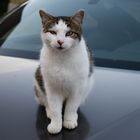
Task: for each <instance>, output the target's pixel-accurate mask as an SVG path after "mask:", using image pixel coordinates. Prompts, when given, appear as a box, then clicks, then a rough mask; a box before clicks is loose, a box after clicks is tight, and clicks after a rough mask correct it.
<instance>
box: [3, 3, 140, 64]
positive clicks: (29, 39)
mask: <svg viewBox="0 0 140 140" xmlns="http://www.w3.org/2000/svg"><path fill="white" fill-rule="evenodd" d="M79 1H80V3H78V4H76V3H75V0H67V1H66V0H60V1H59V3H57V2H56V1H54V0H52V1H46V0H42V1H41V2H37V1H36V2H31V3H29V5H28V6H27V7H26V8H25V9H24V13H23V16H22V21H21V22H20V24H19V25H18V26H17V28H16V29H15V30H14V31H13V32H12V33H11V35H10V36H9V37H8V39H7V41H6V42H5V43H4V45H3V47H4V48H11V49H18V50H28V51H37V52H38V51H39V50H40V48H41V39H40V30H41V22H40V18H39V14H38V11H39V9H46V10H47V11H48V12H50V13H52V14H53V15H56V16H57V15H64V16H68V15H72V14H73V13H74V12H75V11H77V10H78V9H81V8H83V9H85V11H86V17H85V21H84V25H83V28H84V36H85V38H86V41H87V43H88V46H89V47H91V48H93V50H94V56H95V57H96V58H101V59H111V60H123V61H132V62H133V61H134V62H140V55H139V54H140V47H139V46H140V14H139V13H140V8H139V6H140V2H139V1H137V0H133V1H132V0H123V1H122V0H117V1H114V0H88V1H85V0H79ZM46 3H47V4H46ZM30 5H31V6H32V9H31V7H30ZM62 6H63V7H64V8H62ZM69 7H71V8H69Z"/></svg>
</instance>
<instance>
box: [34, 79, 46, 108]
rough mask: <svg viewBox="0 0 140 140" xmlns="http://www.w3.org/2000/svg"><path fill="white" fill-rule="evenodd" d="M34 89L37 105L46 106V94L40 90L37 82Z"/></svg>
mask: <svg viewBox="0 0 140 140" xmlns="http://www.w3.org/2000/svg"><path fill="white" fill-rule="evenodd" d="M34 89H35V99H36V101H37V103H38V104H40V105H42V106H46V97H45V93H44V92H43V91H42V90H41V89H40V87H39V85H38V83H37V81H36V82H35V86H34Z"/></svg>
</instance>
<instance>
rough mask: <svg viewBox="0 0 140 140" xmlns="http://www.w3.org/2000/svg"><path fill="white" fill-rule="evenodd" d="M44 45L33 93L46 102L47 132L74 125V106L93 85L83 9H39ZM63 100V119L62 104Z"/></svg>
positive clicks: (75, 120)
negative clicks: (65, 12) (68, 12)
mask: <svg viewBox="0 0 140 140" xmlns="http://www.w3.org/2000/svg"><path fill="white" fill-rule="evenodd" d="M40 16H41V19H42V25H43V28H42V34H41V35H42V41H43V47H42V50H41V54H40V66H39V67H38V69H37V70H36V73H35V79H36V85H35V90H36V97H37V99H38V102H39V104H41V105H43V106H45V108H46V113H47V117H48V118H50V119H51V122H50V124H49V125H48V131H49V133H52V134H56V133H59V132H60V131H61V129H62V125H63V126H64V127H65V128H68V129H73V128H75V127H77V125H78V124H77V119H78V114H77V110H78V108H79V106H80V104H81V103H82V102H83V101H84V100H85V98H86V96H87V95H88V93H89V92H90V90H91V88H92V86H93V61H92V57H91V53H90V51H89V49H88V47H87V46H86V43H85V40H84V38H83V36H82V27H81V25H82V21H83V17H84V11H83V10H79V11H78V12H77V13H76V14H75V15H74V16H71V17H64V16H59V17H55V16H52V15H50V14H48V13H46V12H44V11H42V10H40ZM64 102H65V111H64V120H63V121H62V108H63V103H64Z"/></svg>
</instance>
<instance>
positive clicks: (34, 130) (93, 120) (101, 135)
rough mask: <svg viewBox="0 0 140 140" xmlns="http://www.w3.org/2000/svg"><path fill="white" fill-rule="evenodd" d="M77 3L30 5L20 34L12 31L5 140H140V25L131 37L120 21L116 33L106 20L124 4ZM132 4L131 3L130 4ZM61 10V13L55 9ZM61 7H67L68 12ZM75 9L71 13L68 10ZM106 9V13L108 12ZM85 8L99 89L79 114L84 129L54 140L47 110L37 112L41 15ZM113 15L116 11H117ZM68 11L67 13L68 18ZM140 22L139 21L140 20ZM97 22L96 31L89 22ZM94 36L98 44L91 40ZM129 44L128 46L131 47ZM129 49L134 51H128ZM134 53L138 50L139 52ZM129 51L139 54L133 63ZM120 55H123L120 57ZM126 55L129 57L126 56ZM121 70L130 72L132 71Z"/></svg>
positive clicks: (1, 99)
mask: <svg viewBox="0 0 140 140" xmlns="http://www.w3.org/2000/svg"><path fill="white" fill-rule="evenodd" d="M72 2H73V3H74V0H72V1H69V0H68V1H64V0H60V3H58V2H56V1H54V0H52V1H49V0H48V1H46V0H42V2H37V1H30V2H29V4H28V5H27V6H26V7H25V8H24V10H23V12H22V17H21V22H20V23H19V24H18V25H16V27H15V29H14V30H12V32H11V34H10V35H9V36H8V38H6V41H5V42H4V43H3V45H2V46H1V49H0V54H1V55H0V139H2V140H9V139H11V140H15V139H20V140H25V139H27V140H28V139H29V140H31V139H33V140H46V139H57V140H111V139H113V140H132V139H133V140H139V138H140V133H139V130H140V86H139V83H140V71H139V65H140V64H139V62H140V59H139V56H138V54H137V53H136V52H138V51H139V48H138V47H137V45H136V43H137V44H138V43H139V41H140V40H139V38H138V37H136V34H137V35H139V33H140V32H139V30H138V29H139V26H140V24H137V26H135V27H133V29H134V31H135V29H137V32H134V31H133V30H132V27H131V26H130V25H129V28H125V27H124V29H128V30H127V31H128V32H129V35H128V34H125V33H124V32H123V31H122V30H121V29H120V28H119V26H121V25H118V24H119V23H121V21H118V22H117V23H118V24H117V25H116V23H115V24H112V26H116V27H117V26H118V29H116V30H115V29H114V30H115V31H113V28H112V27H110V26H111V24H110V26H109V25H108V24H109V23H108V20H110V22H111V18H110V17H108V19H107V20H106V18H107V16H109V15H108V14H109V11H106V10H110V8H112V6H114V5H115V4H118V5H119V3H117V2H114V1H113V0H110V1H108V0H106V1H104V2H103V1H98V0H96V1H94V0H93V1H92V0H91V1H88V2H85V1H84V0H81V1H80V2H81V3H80V4H79V5H78V6H77V5H75V4H73V3H72ZM126 2H128V0H125V1H123V2H122V3H121V4H122V6H123V4H125V3H126ZM131 2H132V1H130V0H129V4H130V3H131ZM136 2H137V1H135V3H134V4H136ZM138 3H139V2H138ZM56 5H57V8H56V7H55V6H56ZM62 5H65V7H64V8H63V9H62ZM93 5H94V6H93ZM70 6H71V8H69V7H70ZM127 6H128V5H127ZM60 7H61V8H60ZM93 7H94V8H96V10H95V9H93ZM106 7H107V9H106V10H104V8H106ZM80 8H84V9H86V10H87V17H86V19H85V22H87V23H86V24H85V25H88V23H89V24H90V26H88V28H86V26H84V29H85V33H84V34H85V36H86V38H87V42H89V46H90V47H93V50H95V51H94V52H95V53H94V54H95V55H94V57H95V64H96V65H97V66H96V68H95V85H94V88H93V91H92V92H91V94H90V95H89V97H88V98H87V100H86V102H85V103H84V104H83V105H82V106H81V107H80V109H79V112H78V113H79V120H78V121H79V126H78V127H77V128H76V129H74V130H72V131H69V130H66V129H63V130H62V132H61V133H60V134H58V135H55V136H53V135H50V134H48V132H47V124H48V122H49V120H48V119H47V118H46V114H45V110H44V108H43V107H40V106H38V104H37V103H36V101H35V99H34V71H35V69H36V67H37V66H38V61H37V60H35V59H38V56H39V49H40V48H41V41H40V27H41V23H40V19H39V15H38V10H39V9H47V10H48V11H50V12H51V13H52V14H56V13H57V14H58V15H62V14H63V15H65V14H66V15H70V14H72V13H73V12H74V11H75V10H76V9H80ZM113 8H114V7H113ZM92 10H93V11H94V12H92ZM102 10H104V12H103V11H102ZM112 10H113V11H114V10H115V11H117V10H118V9H112ZM127 10H128V9H127ZM64 11H68V13H65V12H64ZM105 11H106V13H105ZM115 11H114V12H115ZM123 12H124V11H123ZM91 13H92V14H93V15H94V13H95V15H94V16H93V17H94V18H91V17H89V15H92V14H91ZM97 13H98V14H99V15H98V14H97ZM102 13H104V16H103V17H106V18H103V17H102V16H101V15H102ZM135 13H136V12H135ZM111 14H112V16H113V15H114V14H115V13H113V12H112V13H111ZM117 14H118V11H117ZM112 16H111V17H112ZM95 17H96V18H95ZM101 17H102V18H101ZM120 17H122V14H120V15H118V19H121V18H120ZM124 17H127V19H128V16H126V15H125V16H124ZM136 17H138V15H137V14H136ZM98 18H99V19H100V20H94V21H93V23H94V24H95V23H96V28H95V27H93V26H92V23H91V22H89V19H92V20H93V19H98ZM92 20H91V21H92ZM122 20H123V19H122ZM33 21H36V22H33ZM101 21H102V22H101ZM130 21H132V20H130ZM97 23H98V24H97ZM99 23H100V24H101V25H100V24H99ZM103 23H104V24H106V25H107V26H108V29H107V31H106V30H105V29H106V27H107V26H103ZM122 23H123V22H122ZM129 24H130V23H129ZM99 25H100V26H99ZM31 26H32V28H31ZM89 27H90V28H89ZM122 29H123V27H122ZM117 30H120V31H119V32H118V36H121V38H118V36H117V35H116V34H115V33H116V32H117ZM21 31H24V32H21ZM90 31H91V32H90ZM101 33H103V34H101ZM107 33H108V34H107ZM119 33H120V34H119ZM88 34H91V35H88ZM99 34H101V36H100V35H99ZM104 34H105V35H104ZM111 34H112V35H114V36H113V37H114V39H115V36H116V40H114V42H112V43H114V44H115V45H113V44H111V43H110V42H109V40H108V37H111ZM103 35H104V36H103ZM92 36H93V38H92V39H90V37H92ZM94 37H95V38H96V39H94ZM104 37H106V38H104ZM127 37H130V38H127ZM103 39H104V41H103ZM112 39H113V38H112ZM96 40H97V41H96ZM101 40H102V41H101ZM124 40H125V41H126V42H127V43H126V44H125V41H124ZM117 41H122V42H123V41H124V42H123V43H124V44H125V45H124V46H122V45H120V44H121V43H122V42H118V44H117V43H116V42H117ZM94 42H95V44H94ZM102 42H103V43H102ZM129 42H131V43H129ZM132 42H133V43H132ZM119 43H120V44H119ZM134 43H135V45H134ZM103 44H106V46H107V44H108V45H109V44H110V46H111V45H112V46H115V47H116V48H119V50H118V49H115V48H114V51H107V50H108V49H112V47H108V48H107V49H106V46H103ZM128 44H129V47H126V45H128ZM94 45H95V47H94ZM98 47H100V49H99V48H98ZM133 47H134V48H135V47H136V48H138V49H137V50H135V49H134V48H133ZM94 48H95V49H94ZM124 48H128V50H130V49H132V50H133V49H134V50H133V51H132V52H133V53H134V54H132V55H131V56H130V57H129V55H130V54H128V53H127V52H125V49H124ZM120 49H121V50H122V49H123V51H120ZM126 50H127V49H126ZM119 51H120V53H118V52H119ZM124 54H125V57H124V56H123V55H124ZM111 56H113V57H111ZM19 57H20V58H19ZM136 64H139V65H136ZM116 65H118V67H119V68H121V69H118V68H117V69H116V68H113V67H117V66H116ZM124 65H125V66H124ZM99 66H104V67H99ZM105 66H107V67H112V68H107V67H105ZM122 68H127V70H126V69H122ZM132 69H134V70H132ZM136 70H137V71H136Z"/></svg>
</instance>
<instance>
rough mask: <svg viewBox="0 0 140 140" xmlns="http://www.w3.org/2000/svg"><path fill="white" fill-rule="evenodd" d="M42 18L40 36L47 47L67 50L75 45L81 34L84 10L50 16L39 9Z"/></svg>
mask: <svg viewBox="0 0 140 140" xmlns="http://www.w3.org/2000/svg"><path fill="white" fill-rule="evenodd" d="M39 13H40V17H41V19H42V25H43V26H42V27H43V30H42V31H43V32H42V38H43V41H44V42H45V43H46V44H47V46H48V47H51V48H54V49H56V50H59V51H60V50H61V51H62V50H67V49H69V48H71V47H74V46H76V45H77V44H78V43H79V42H80V40H81V35H82V27H81V25H82V22H83V17H84V10H79V11H78V12H77V13H76V14H75V15H73V16H69V17H66V16H52V15H50V14H48V13H46V12H45V11H43V10H40V11H39Z"/></svg>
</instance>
